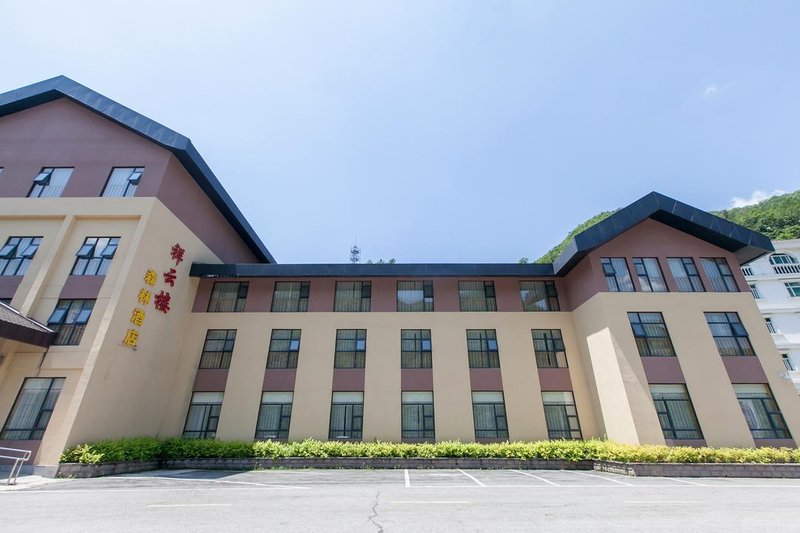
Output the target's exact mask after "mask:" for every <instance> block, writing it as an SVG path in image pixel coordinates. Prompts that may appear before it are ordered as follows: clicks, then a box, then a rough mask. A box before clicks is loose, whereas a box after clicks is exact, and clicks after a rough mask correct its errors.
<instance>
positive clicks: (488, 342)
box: [467, 329, 500, 368]
mask: <svg viewBox="0 0 800 533" xmlns="http://www.w3.org/2000/svg"><path fill="white" fill-rule="evenodd" d="M467 355H468V357H469V367H470V368H500V355H499V353H498V350H497V333H496V332H495V330H493V329H468V330H467Z"/></svg>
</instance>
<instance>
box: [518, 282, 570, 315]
mask: <svg viewBox="0 0 800 533" xmlns="http://www.w3.org/2000/svg"><path fill="white" fill-rule="evenodd" d="M519 296H520V298H522V309H523V310H524V311H560V307H559V305H558V293H557V292H556V284H555V282H552V281H520V282H519Z"/></svg>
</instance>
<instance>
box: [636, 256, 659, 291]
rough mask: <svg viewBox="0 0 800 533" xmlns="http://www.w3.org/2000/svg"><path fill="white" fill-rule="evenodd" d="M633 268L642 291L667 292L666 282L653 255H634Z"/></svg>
mask: <svg viewBox="0 0 800 533" xmlns="http://www.w3.org/2000/svg"><path fill="white" fill-rule="evenodd" d="M633 268H634V270H636V277H637V278H639V286H641V288H642V291H644V292H667V284H666V283H664V276H663V275H662V274H661V267H660V266H659V265H658V259H656V258H655V257H634V258H633Z"/></svg>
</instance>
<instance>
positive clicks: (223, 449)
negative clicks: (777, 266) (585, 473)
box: [61, 437, 800, 464]
mask: <svg viewBox="0 0 800 533" xmlns="http://www.w3.org/2000/svg"><path fill="white" fill-rule="evenodd" d="M249 457H256V458H265V459H279V458H283V457H306V458H326V457H422V458H432V457H467V458H504V459H561V460H566V461H582V460H591V459H597V460H605V461H621V462H634V463H638V462H641V463H653V462H665V463H800V450H798V449H797V448H692V447H688V446H655V445H646V446H633V445H629V444H620V443H617V442H611V441H607V440H599V439H591V440H585V441H583V440H577V441H569V440H554V441H537V442H499V443H491V444H480V443H475V442H459V441H443V442H437V443H422V444H410V443H398V442H381V441H375V442H341V441H319V440H313V439H307V440H304V441H298V442H279V441H259V442H241V441H218V440H207V439H167V440H164V441H159V440H157V439H154V438H151V437H139V438H132V439H119V440H105V441H99V442H93V443H88V444H79V445H77V446H73V447H71V448H69V449H67V450H65V451H64V453H63V454H62V456H61V462H64V463H67V462H78V463H86V464H96V463H107V462H116V461H148V460H153V459H158V458H163V459H183V458H186V459H202V458H237V459H238V458H249Z"/></svg>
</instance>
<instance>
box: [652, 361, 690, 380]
mask: <svg viewBox="0 0 800 533" xmlns="http://www.w3.org/2000/svg"><path fill="white" fill-rule="evenodd" d="M642 366H643V367H644V373H645V375H646V376H647V382H648V383H652V384H670V383H686V379H685V378H684V377H683V371H682V370H681V364H680V362H678V358H677V357H642Z"/></svg>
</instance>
